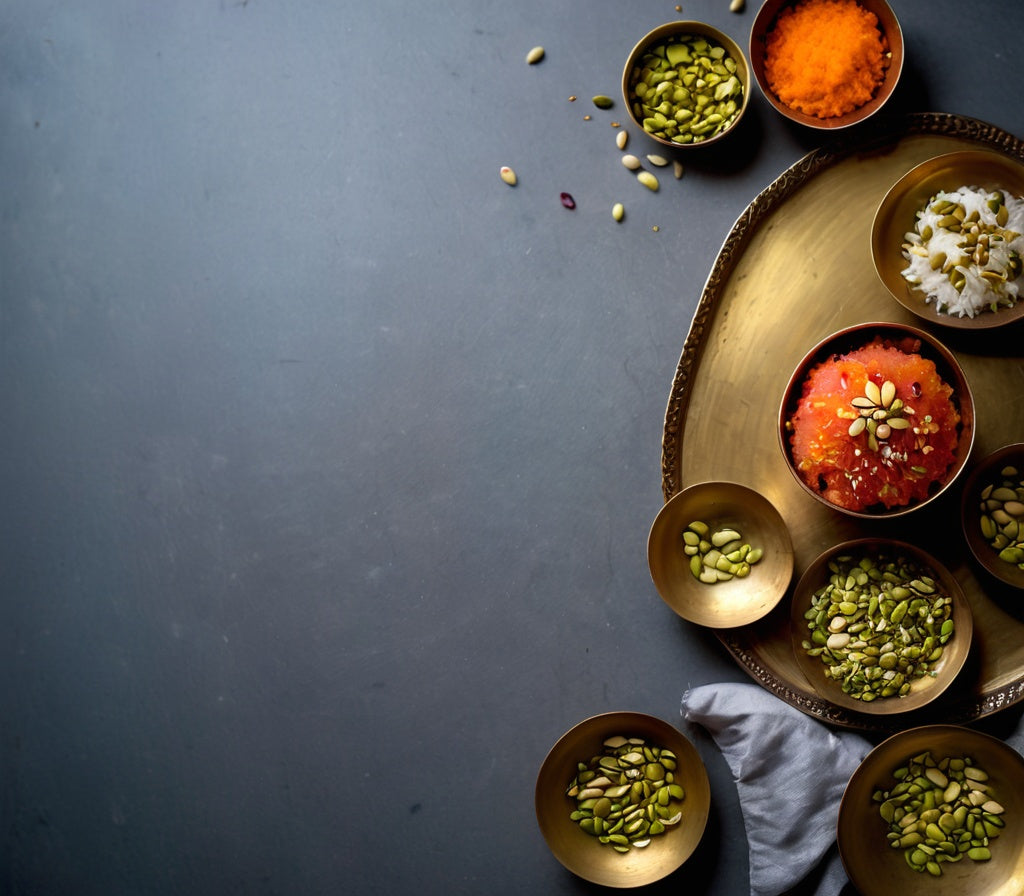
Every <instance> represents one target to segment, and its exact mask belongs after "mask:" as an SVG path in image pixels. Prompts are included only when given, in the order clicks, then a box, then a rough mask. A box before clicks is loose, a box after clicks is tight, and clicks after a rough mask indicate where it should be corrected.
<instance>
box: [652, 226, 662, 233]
mask: <svg viewBox="0 0 1024 896" xmlns="http://www.w3.org/2000/svg"><path fill="white" fill-rule="evenodd" d="M651 230H653V231H654V232H655V233H657V232H658V231H659V230H661V228H660V227H659V226H658V225H657V224H655V225H654V226H653V227H652V228H651Z"/></svg>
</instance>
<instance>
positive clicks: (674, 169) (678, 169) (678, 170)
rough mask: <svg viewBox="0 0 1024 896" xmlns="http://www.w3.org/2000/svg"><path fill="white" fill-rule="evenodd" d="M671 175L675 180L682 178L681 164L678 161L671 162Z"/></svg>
mask: <svg viewBox="0 0 1024 896" xmlns="http://www.w3.org/2000/svg"><path fill="white" fill-rule="evenodd" d="M672 173H673V174H674V175H675V176H676V180H679V178H681V177H682V176H683V163H682V162H680V161H678V160H676V161H675V162H673V163H672Z"/></svg>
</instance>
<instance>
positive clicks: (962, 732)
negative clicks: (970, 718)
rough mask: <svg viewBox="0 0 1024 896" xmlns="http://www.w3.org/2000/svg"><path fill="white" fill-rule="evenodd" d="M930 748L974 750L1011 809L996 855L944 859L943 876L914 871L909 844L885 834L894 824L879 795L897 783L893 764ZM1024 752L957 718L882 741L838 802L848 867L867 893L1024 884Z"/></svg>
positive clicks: (954, 752) (954, 891)
mask: <svg viewBox="0 0 1024 896" xmlns="http://www.w3.org/2000/svg"><path fill="white" fill-rule="evenodd" d="M926 751H931V753H932V755H933V756H934V757H936V758H944V757H949V758H957V757H964V756H969V757H970V758H971V759H973V760H974V764H975V765H976V766H978V767H980V768H983V769H984V770H985V771H986V772H988V775H989V781H988V782H987V783H988V784H989V785H991V788H992V794H993V797H994V798H995V799H996V801H997V802H999V803H1000V804H1001V805H1002V806H1003V808H1004V809H1005V810H1006V812H1005V814H1004V817H1005V818H1006V819H1007V822H1006V826H1005V828H1003V831H1002V833H1001V834H1000V836H999V837H997V838H995V839H993V840H992V841H991V843H990V850H991V853H992V858H991V859H990V860H989V861H987V862H975V861H972V860H971V859H968V858H964V859H962V860H961V861H959V862H956V863H949V862H946V863H943V864H942V866H941V868H942V875H941V877H933V876H932V875H931V874H929V873H927V872H915V871H913V870H912V869H911V868H909V867H908V865H907V861H906V859H905V857H904V854H903V850H902V849H899V848H893V847H892V846H891V845H890V844H889V842H888V840H887V839H886V833H887V832H888V825H887V824H886V822H885V821H884V820H883V819H882V817H881V816H880V815H879V811H878V810H879V804H878V803H876V802H875V801H874V800H873V799H872V795H873V794H874V792H875V791H876V790H882V791H883V792H884V791H888V790H890V789H891V788H892V786H893V785H894V784H895V780H894V779H893V775H892V773H893V771H894V770H895V769H897V768H899V767H902V766H904V765H905V764H906V762H907V760H908V759H910V758H912V757H914V756H917V755H920V754H921V753H924V752H926ZM1022 817H1024V759H1022V758H1021V756H1020V754H1018V753H1017V752H1016V751H1015V750H1013V749H1012V748H1011V747H1009V746H1008V745H1007V744H1005V743H1003V742H1002V741H1001V740H998V739H996V738H994V737H990V736H989V735H987V734H982V733H981V732H979V731H973V730H971V729H970V728H961V727H958V726H956V725H926V726H924V727H921V728H911V729H909V730H907V731H901V732H900V733H899V734H894V735H893V736H892V737H890V738H889V739H888V740H885V741H883V742H882V743H881V744H879V745H878V746H877V747H875V748H874V749H873V750H872V751H871V752H870V753H869V754H868V755H867V757H866V758H865V759H864V761H863V762H862V763H861V764H860V766H859V767H858V768H857V770H856V771H855V772H854V773H853V776H852V777H851V778H850V781H849V783H848V784H847V785H846V792H845V793H844V794H843V799H842V802H841V803H840V806H839V823H838V828H837V840H838V842H839V854H840V856H841V858H842V861H843V865H844V867H845V868H846V873H847V875H848V876H849V878H850V881H851V882H852V883H853V885H854V887H855V888H856V890H857V892H858V893H860V894H861V896H891V894H893V893H900V894H903V896H962V894H964V893H970V894H971V896H996V894H1010V893H1021V892H1024V826H1022V825H1021V823H1020V820H1021V818H1022Z"/></svg>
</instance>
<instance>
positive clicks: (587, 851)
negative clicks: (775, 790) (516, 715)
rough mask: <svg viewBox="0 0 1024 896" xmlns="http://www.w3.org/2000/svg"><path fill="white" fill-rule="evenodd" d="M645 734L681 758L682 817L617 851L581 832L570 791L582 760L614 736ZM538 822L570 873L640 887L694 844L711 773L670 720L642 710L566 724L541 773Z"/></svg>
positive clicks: (668, 868)
mask: <svg viewBox="0 0 1024 896" xmlns="http://www.w3.org/2000/svg"><path fill="white" fill-rule="evenodd" d="M615 735H621V736H623V737H627V738H628V737H640V738H643V739H644V740H645V741H646V742H647V743H648V744H649V745H656V746H658V747H661V748H662V749H668V750H671V751H672V752H673V753H675V755H676V761H677V766H676V769H675V771H674V773H673V774H674V775H675V782H676V783H677V784H680V785H682V787H683V790H684V791H685V794H686V795H685V798H684V799H683V801H682V813H683V817H682V820H681V821H680V822H679V823H678V824H675V825H672V826H671V827H668V828H666V830H665V832H664V833H662V834H658V835H657V836H654V837H651V838H650V844H649V845H648V846H645V847H643V848H637V847H633V848H631V849H630V850H629V852H628V853H619V852H616V851H615V850H614V849H612V847H611V846H610V845H608V844H606V843H601V842H600V841H599V840H598V839H597V837H594V836H592V835H591V834H588V833H586V832H585V831H583V830H581V829H580V826H579V824H578V823H577V822H575V821H573V820H572V819H571V818H570V817H569V814H570V813H571V812H572V811H573V810H574V809H575V808H576V801H575V800H574V799H572V798H570V797H569V796H567V795H566V790H567V788H568V787H569V784H570V782H571V781H572V779H573V777H575V775H576V772H577V763H579V762H587V761H588V760H589V759H590V758H591V757H592V756H597V755H599V754H600V753H601V752H602V745H603V743H604V741H605V740H606V739H607V738H609V737H614V736H615ZM534 803H535V807H536V811H537V823H538V824H539V825H540V830H541V834H542V835H543V836H544V839H545V841H547V844H548V847H549V848H550V849H551V852H552V853H553V854H554V856H555V858H556V859H558V861H559V862H561V863H562V864H563V865H564V866H565V867H566V868H567V869H568V870H569V871H571V872H572V873H573V874H575V875H577V876H578V877H581V878H583V879H584V880H588V881H591V882H592V883H595V884H600V885H601V886H604V887H641V886H644V885H645V884H650V883H653V882H654V881H657V880H661V879H662V878H663V877H666V876H667V875H669V874H671V873H672V872H673V871H675V870H676V869H677V868H679V867H680V866H681V865H682V864H683V863H684V862H685V861H686V860H687V859H688V858H690V856H691V855H692V854H693V852H694V851H695V850H696V849H697V845H698V844H699V843H700V840H701V837H702V836H703V835H704V828H705V826H706V825H707V820H708V814H709V812H710V810H711V786H710V783H709V781H708V774H707V770H706V769H705V768H704V763H703V761H702V760H701V758H700V754H699V753H698V752H697V750H696V748H695V747H694V746H693V744H691V743H690V741H689V740H687V738H686V737H684V736H683V735H682V734H681V733H680V732H679V731H677V730H676V729H675V728H673V727H672V726H671V725H669V724H667V723H666V722H663V721H662V720H661V719H656V718H654V717H653V716H648V715H643V714H642V713H638V712H608V713H604V714H602V715H597V716H593V717H591V718H589V719H586V720H585V721H582V722H580V723H579V724H578V725H576V726H575V727H573V728H571V729H569V731H567V732H566V733H565V734H563V735H562V737H561V738H559V740H558V742H557V743H556V744H555V745H554V746H553V747H552V748H551V750H550V752H549V753H548V755H547V757H546V758H545V760H544V762H543V763H542V765H541V768H540V773H539V774H538V775H537V786H536V791H535V795H534Z"/></svg>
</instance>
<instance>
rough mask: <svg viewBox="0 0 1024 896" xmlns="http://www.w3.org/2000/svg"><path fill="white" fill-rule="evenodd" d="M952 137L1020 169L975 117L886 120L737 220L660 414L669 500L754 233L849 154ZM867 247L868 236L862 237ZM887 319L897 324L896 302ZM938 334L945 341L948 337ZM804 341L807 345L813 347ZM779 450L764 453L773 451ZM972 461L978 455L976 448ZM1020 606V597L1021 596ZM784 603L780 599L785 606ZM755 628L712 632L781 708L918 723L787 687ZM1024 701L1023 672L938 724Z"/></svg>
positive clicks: (1012, 150) (799, 166)
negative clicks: (701, 375)
mask: <svg viewBox="0 0 1024 896" xmlns="http://www.w3.org/2000/svg"><path fill="white" fill-rule="evenodd" d="M917 136H923V137H929V136H935V137H951V138H955V139H959V140H962V141H964V142H965V143H966V144H976V145H977V146H978V147H979V148H987V149H991V150H996V151H999V152H1002V153H1004V154H1006V155H1007V156H1009V157H1011V158H1014V159H1016V160H1017V161H1020V162H1022V163H1024V142H1022V141H1021V140H1019V139H1017V138H1016V137H1014V136H1013V135H1012V134H1009V133H1007V132H1005V131H1003V130H1001V129H999V128H997V127H995V126H993V125H991V124H988V123H986V122H983V121H979V120H977V119H972V118H967V117H963V116H959V115H954V114H949V113H937V112H927V113H913V114H908V115H901V116H898V117H893V118H890V119H887V120H886V119H882V120H879V121H875V123H874V125H873V127H872V130H871V136H870V138H865V137H864V135H863V134H860V135H859V137H858V136H855V135H853V134H848V135H847V136H846V137H845V138H844V139H842V140H839V141H837V142H835V143H833V144H831V145H830V146H828V147H822V148H819V149H816V150H813V151H811V152H810V153H808V154H807V155H805V156H804V157H803V158H802V159H800V160H799V161H798V162H796V163H795V164H794V165H792V166H791V167H790V168H788V169H787V170H786V171H785V172H783V173H782V174H781V175H780V176H779V177H778V178H777V179H776V180H775V181H774V182H773V183H771V184H770V185H769V186H768V187H767V188H766V189H764V190H763V191H762V192H761V193H760V194H759V195H758V196H757V197H755V199H754V201H753V202H751V204H750V205H749V206H748V207H747V209H746V210H745V211H744V212H743V214H742V215H740V217H739V218H738V219H737V220H736V223H735V224H734V225H733V227H732V230H731V231H730V233H729V235H728V237H727V238H726V240H725V243H724V244H723V246H722V248H721V250H720V252H719V254H718V256H717V258H716V259H715V262H714V265H713V267H712V269H711V272H710V274H709V276H708V279H707V281H706V283H705V285H704V288H703V291H702V293H701V296H700V299H699V301H698V304H697V308H696V311H695V313H694V316H693V319H692V322H691V325H690V329H689V332H688V333H687V337H686V341H685V343H684V346H683V349H682V353H681V355H680V359H679V363H678V366H677V368H676V373H675V376H674V378H673V382H672V388H671V393H670V397H669V401H668V405H667V408H666V412H665V422H664V434H663V440H662V491H663V494H664V499H665V500H666V501H668V500H669V499H670V498H672V497H673V496H674V495H675V494H676V493H677V492H678V491H680V490H681V489H682V488H683V486H684V484H685V485H688V484H692V483H689V482H687V483H683V482H682V478H683V477H682V472H683V471H682V464H683V452H682V439H683V433H684V430H685V426H686V414H687V409H688V407H689V405H690V402H691V392H692V390H693V380H694V378H695V377H696V375H697V371H698V368H699V366H700V362H701V358H702V355H703V352H704V348H705V345H706V343H707V341H708V340H707V337H708V335H709V333H710V331H711V328H712V324H713V322H714V319H715V314H716V311H717V309H718V306H719V304H720V301H721V299H722V294H723V292H724V290H725V289H726V287H727V285H728V281H729V278H730V276H731V275H732V274H733V273H734V271H735V270H736V267H737V265H738V264H739V263H740V261H741V259H742V257H743V253H744V251H745V250H746V249H747V247H748V246H749V244H750V243H751V241H752V240H753V239H754V237H755V236H756V235H757V232H758V229H759V227H760V226H761V225H762V224H764V223H765V222H766V220H767V219H768V218H769V217H770V216H771V215H772V214H774V213H775V212H776V211H777V210H778V209H779V208H780V207H781V206H782V205H783V204H784V203H785V202H786V201H787V200H789V199H790V198H791V197H793V196H795V194H796V193H797V192H798V191H799V190H800V189H801V188H802V187H804V186H805V185H807V184H809V183H810V182H811V181H812V180H813V179H814V178H815V177H816V176H817V175H819V174H821V173H822V172H825V171H826V170H827V169H829V168H831V167H832V166H834V165H837V164H839V163H841V162H843V161H844V160H847V159H850V158H851V157H854V156H862V155H865V154H868V155H869V154H872V153H876V152H884V151H886V150H887V149H890V148H896V147H897V146H898V145H899V143H900V142H901V141H903V140H905V139H907V138H910V137H917ZM863 239H864V241H865V242H867V241H868V239H869V237H868V235H867V234H865V235H863ZM893 305H894V308H893V311H892V314H891V315H890V319H892V320H898V319H899V316H898V313H897V309H896V303H895V302H894V303H893ZM936 335H937V336H938V337H939V338H940V339H942V340H943V341H945V339H946V334H944V333H942V332H937V333H936ZM814 341H816V340H814V339H813V338H810V339H809V340H808V345H810V344H811V343H812V342H814ZM766 401H767V402H768V404H770V405H771V406H772V407H773V408H774V406H775V404H776V396H774V395H772V396H767V397H766ZM775 447H776V446H770V447H766V448H765V449H764V450H774V449H775ZM975 452H976V454H975V456H974V458H973V459H977V458H978V457H980V454H979V453H978V449H977V446H976V448H975ZM1021 600H1022V603H1024V597H1022V598H1021ZM783 603H785V601H783ZM753 629H754V627H753V626H749V627H744V628H738V629H729V630H716V631H714V632H713V634H714V635H715V636H716V637H717V638H718V639H719V640H720V641H721V643H722V644H723V645H724V646H725V647H726V649H727V650H728V651H729V653H731V654H732V656H733V658H734V659H735V660H736V661H737V663H738V664H739V665H740V667H741V668H742V669H743V670H744V671H745V672H747V673H748V674H749V675H750V676H751V677H752V678H753V679H754V680H755V681H756V682H757V683H759V684H760V685H761V686H763V687H764V688H765V689H766V690H768V691H769V692H771V693H772V694H774V695H776V696H777V697H779V698H781V699H782V700H784V701H785V702H786V703H789V704H790V705H792V706H794V707H795V708H797V709H799V710H801V711H803V712H805V713H807V714H808V715H811V716H814V717H817V718H819V719H821V720H822V721H825V722H827V723H829V724H833V725H837V726H840V727H846V728H856V729H863V730H869V731H870V730H875V731H886V730H896V729H899V728H903V727H906V725H907V724H909V723H911V722H913V723H914V724H921V723H922V721H929V720H930V719H924V720H921V719H919V718H917V716H918V714H917V713H914V714H912V715H913V716H914V718H913V719H911V718H910V717H907V716H900V715H896V716H890V717H889V718H888V719H884V720H883V719H880V718H878V717H874V718H872V717H870V716H867V715H865V714H858V713H856V712H851V711H847V710H845V709H843V708H841V707H837V706H835V705H833V704H831V703H829V702H827V701H824V700H822V699H821V698H819V697H817V696H816V695H814V694H813V692H811V691H810V689H809V690H808V692H802V691H800V690H799V688H797V687H795V686H792V683H790V682H787V681H785V680H784V679H782V678H780V677H779V676H778V675H777V674H776V672H775V671H773V670H772V669H770V668H767V667H766V666H765V664H764V663H762V662H761V661H760V660H759V659H758V657H757V656H756V655H755V653H756V651H753V650H752V649H751V647H752V639H754V638H756V637H757V633H756V631H754V630H753ZM1021 700H1024V668H1021V670H1020V673H1019V677H1018V678H1017V679H1016V680H1015V681H1013V682H1010V683H1006V684H1003V685H1002V686H999V687H996V688H993V689H991V690H985V691H984V692H982V693H977V692H975V693H971V694H968V695H962V696H960V697H958V698H956V699H955V700H953V701H950V702H945V703H943V705H942V713H943V714H942V720H943V721H945V722H949V723H969V722H971V721H974V720H977V719H980V718H982V717H984V716H987V715H990V714H992V713H995V712H997V711H999V710H1002V709H1005V708H1007V707H1009V706H1012V705H1013V704H1015V703H1018V702H1020V701H1021Z"/></svg>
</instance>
